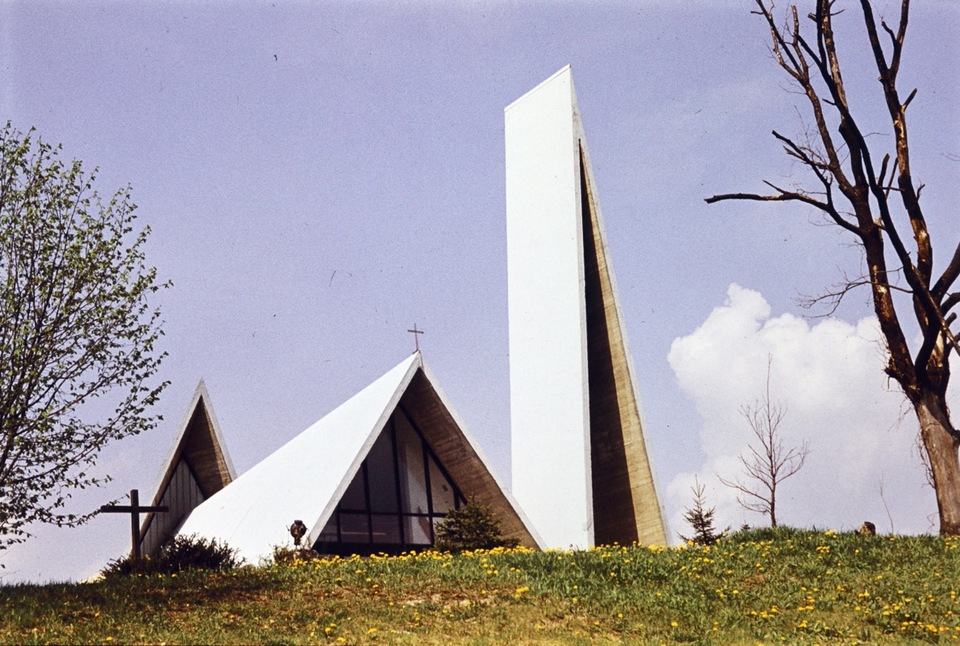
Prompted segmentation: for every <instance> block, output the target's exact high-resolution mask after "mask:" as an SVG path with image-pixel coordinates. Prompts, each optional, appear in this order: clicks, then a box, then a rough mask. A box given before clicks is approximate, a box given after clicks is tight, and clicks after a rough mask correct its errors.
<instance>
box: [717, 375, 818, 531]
mask: <svg viewBox="0 0 960 646" xmlns="http://www.w3.org/2000/svg"><path fill="white" fill-rule="evenodd" d="M786 413H787V409H786V407H784V405H783V404H782V403H781V402H779V401H778V402H776V403H774V402H773V401H772V400H771V399H770V362H769V360H768V363H767V383H766V389H765V391H764V394H763V397H761V398H760V399H758V400H757V401H756V402H754V403H753V404H752V405H747V406H741V407H740V414H741V415H743V417H744V419H746V420H747V424H749V426H750V430H751V432H752V433H753V436H754V438H755V439H756V441H757V443H758V444H750V445H749V446H748V447H747V448H748V449H749V453H748V454H746V455H744V454H743V453H741V454H740V464H741V465H742V466H743V471H744V474H745V476H746V482H744V481H743V480H741V479H739V478H734V479H732V480H728V479H725V478H723V477H720V476H718V477H719V478H720V482H722V483H723V484H724V485H726V486H728V487H730V488H731V489H734V490H735V491H736V492H737V502H739V503H740V506H741V507H743V508H744V509H746V510H748V511H753V512H757V513H758V514H763V515H765V516H767V517H769V518H770V526H771V527H776V526H777V488H778V487H779V486H780V485H781V484H782V483H783V481H784V480H786V479H787V478H789V477H790V476H793V475H796V473H797V472H798V471H799V470H800V469H801V468H803V464H804V462H806V460H807V454H808V453H809V449H808V447H807V444H806V442H804V443H803V444H802V445H800V446H795V447H790V448H785V447H784V445H783V437H782V431H781V429H780V423H781V422H782V421H783V418H784V416H785V415H786Z"/></svg>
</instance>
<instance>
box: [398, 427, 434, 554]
mask: <svg viewBox="0 0 960 646" xmlns="http://www.w3.org/2000/svg"><path fill="white" fill-rule="evenodd" d="M396 420H397V454H398V455H397V463H398V464H399V465H400V494H401V500H402V504H403V508H402V509H403V511H404V513H414V514H425V513H427V511H428V509H427V484H426V475H425V474H424V471H423V442H422V441H421V440H420V436H419V435H417V434H416V432H415V431H414V430H413V428H411V426H410V423H409V422H408V421H407V418H406V417H405V416H404V415H397V416H396ZM410 535H411V534H410V533H409V532H408V533H407V536H410ZM427 543H429V540H428V541H427Z"/></svg>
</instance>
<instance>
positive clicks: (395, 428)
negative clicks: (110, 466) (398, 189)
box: [180, 353, 537, 563]
mask: <svg viewBox="0 0 960 646" xmlns="http://www.w3.org/2000/svg"><path fill="white" fill-rule="evenodd" d="M398 460H400V461H399V462H398ZM418 460H419V461H418ZM413 464H417V465H419V468H420V469H421V470H423V469H424V468H425V471H422V472H423V473H424V476H423V479H422V480H421V481H420V482H419V484H417V483H414V482H411V483H409V485H408V486H406V487H404V486H403V485H400V484H398V483H399V482H400V480H401V476H403V475H405V474H406V473H407V472H408V470H409V469H411V468H412V467H411V465H413ZM398 465H402V466H398ZM427 491H430V495H428V494H427V493H426V492H427ZM474 496H475V497H477V498H479V499H481V500H482V501H483V502H484V503H485V504H487V505H489V506H490V507H491V508H492V510H493V511H494V513H495V514H497V515H498V517H500V518H501V522H502V526H503V529H504V533H505V535H507V536H511V537H516V538H517V539H518V540H520V542H521V543H522V544H525V545H529V546H531V547H536V546H537V540H536V539H535V538H534V536H533V535H532V534H531V533H530V532H529V531H527V529H526V523H525V522H524V520H523V518H522V516H521V515H520V513H519V512H518V511H517V508H516V505H515V504H514V503H513V501H512V500H510V499H509V497H508V495H507V494H506V493H504V491H503V490H502V488H501V487H500V484H499V482H498V481H497V480H496V478H495V477H494V476H493V475H492V474H491V473H490V471H489V469H488V468H487V467H486V464H485V463H484V460H483V458H482V456H481V455H480V454H479V452H478V451H477V450H476V448H475V445H474V444H473V442H472V441H471V440H470V439H469V437H468V436H467V435H466V433H464V431H463V427H462V425H461V424H459V421H458V420H457V419H456V417H455V415H454V414H453V413H452V412H451V410H450V408H449V407H448V406H447V405H446V403H445V400H444V398H443V395H442V394H441V393H440V392H439V390H437V389H436V388H435V387H434V385H433V380H432V379H431V378H430V376H429V372H428V371H427V369H426V367H425V365H424V364H423V360H422V358H421V356H420V354H419V353H415V354H414V355H412V356H411V357H410V358H408V359H405V360H404V361H403V362H401V363H400V364H399V365H397V366H396V367H395V368H393V369H392V370H390V371H389V372H387V373H386V374H385V375H383V376H382V377H380V378H379V379H377V380H376V381H375V382H373V383H372V384H371V385H370V386H368V387H367V388H365V389H364V390H362V391H361V392H360V393H358V394H357V395H355V396H354V397H352V398H351V399H349V400H348V401H347V402H346V403H344V404H342V405H341V406H340V407H338V408H337V409H335V410H334V411H333V412H331V413H329V414H328V415H327V416H326V417H324V418H323V419H321V420H320V421H319V422H317V423H316V424H314V425H313V426H311V427H309V428H308V429H307V430H305V431H304V432H303V433H301V434H300V435H298V436H297V437H295V438H294V439H292V440H291V441H290V442H288V443H287V444H285V445H284V446H282V447H281V448H280V449H278V450H277V451H276V452H275V453H273V454H272V455H270V456H269V457H267V458H266V459H265V460H263V461H262V462H260V463H259V464H257V465H256V466H255V467H253V468H252V469H250V471H248V472H247V473H244V474H243V475H242V476H240V477H239V478H237V479H236V480H235V481H234V482H233V483H232V484H231V485H230V486H228V487H226V488H225V489H224V490H223V491H221V492H220V493H218V494H217V495H215V496H214V497H213V498H211V499H210V500H208V501H206V502H205V503H203V504H202V505H200V506H199V507H197V508H196V509H195V510H194V511H193V513H192V514H191V515H190V517H189V518H188V519H187V520H186V522H185V523H184V525H183V527H182V528H181V530H180V533H181V534H185V535H189V534H194V533H195V534H198V535H200V536H204V537H206V538H217V539H219V540H222V541H224V542H226V543H227V544H228V545H230V546H231V547H233V548H235V549H237V551H238V553H239V555H240V556H241V557H243V558H245V559H246V560H247V561H248V562H251V563H257V562H258V561H260V560H263V559H265V558H268V557H269V556H270V555H271V554H272V552H273V548H274V547H276V546H278V545H289V544H290V543H291V538H290V534H289V532H288V527H289V526H290V525H291V524H292V523H293V522H294V521H295V520H300V521H302V522H304V523H305V524H306V526H307V528H308V530H309V531H308V534H307V537H306V538H305V541H304V542H305V543H306V544H307V545H314V544H315V543H316V544H317V546H318V548H321V551H338V550H337V549H336V546H335V544H337V543H342V544H343V545H341V546H340V547H341V548H342V549H358V550H359V546H361V545H362V544H367V545H373V544H378V545H385V544H387V543H389V544H391V545H394V546H396V544H395V543H394V540H393V539H394V537H396V536H400V537H401V544H406V545H409V546H410V547H411V548H412V549H416V548H417V547H423V546H424V545H425V543H424V540H423V537H424V536H431V531H432V529H431V527H432V523H433V522H434V521H435V520H436V517H438V516H442V514H443V513H444V511H445V510H446V509H448V508H452V507H453V506H457V505H458V504H462V502H463V501H464V500H465V499H467V498H471V497H474ZM391 500H392V501H393V502H391ZM417 507H419V508H420V509H419V510H417ZM403 508H407V509H408V511H410V513H406V514H403V513H401V512H402V510H403ZM431 512H432V513H431ZM318 541H319V542H318ZM324 548H329V549H324ZM370 551H378V549H371V550H370Z"/></svg>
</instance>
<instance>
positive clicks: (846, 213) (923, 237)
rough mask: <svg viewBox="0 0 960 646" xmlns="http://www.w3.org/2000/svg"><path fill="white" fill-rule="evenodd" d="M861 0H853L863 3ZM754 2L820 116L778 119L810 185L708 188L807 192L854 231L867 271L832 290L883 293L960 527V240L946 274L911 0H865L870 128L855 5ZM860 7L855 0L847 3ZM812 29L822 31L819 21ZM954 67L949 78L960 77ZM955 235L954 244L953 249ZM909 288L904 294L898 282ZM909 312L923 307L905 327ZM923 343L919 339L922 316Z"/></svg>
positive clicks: (941, 495)
mask: <svg viewBox="0 0 960 646" xmlns="http://www.w3.org/2000/svg"><path fill="white" fill-rule="evenodd" d="M851 4H852V3H851ZM756 5H757V9H756V11H755V12H754V13H756V14H758V15H759V16H761V17H762V19H763V20H764V22H765V24H766V27H767V30H768V31H769V33H770V38H771V43H772V51H773V55H774V58H775V60H776V61H777V62H778V63H779V65H780V67H781V68H782V69H783V70H784V72H786V74H787V75H788V76H789V78H790V79H791V81H792V83H793V85H794V86H795V87H796V88H798V89H799V92H800V94H801V96H803V97H804V100H805V103H806V105H807V108H808V109H809V112H808V115H809V118H810V119H811V120H812V125H813V129H812V132H811V140H807V139H806V138H803V139H791V138H790V137H787V136H784V135H782V134H780V133H779V132H776V131H774V133H773V136H774V137H775V138H776V139H777V140H778V141H779V142H780V143H781V144H782V145H783V149H784V151H785V152H786V154H787V155H788V156H789V157H791V158H793V159H794V160H796V161H797V162H799V164H800V165H801V166H802V167H805V168H806V170H807V171H808V172H809V175H810V188H807V189H802V188H783V187H781V186H777V185H775V184H773V183H770V182H767V185H768V186H769V187H770V189H771V192H770V193H768V194H756V193H728V194H722V195H714V196H713V197H710V198H707V202H708V203H712V202H718V201H721V200H760V201H769V202H789V201H795V202H801V203H804V204H807V205H809V206H811V207H813V208H814V209H817V210H819V211H821V212H822V213H823V214H825V217H826V219H827V220H828V221H829V222H832V223H833V224H835V225H836V226H839V227H841V228H842V229H844V230H845V231H846V232H848V233H849V234H850V235H851V236H852V237H853V239H854V240H855V241H856V243H857V244H858V246H859V247H860V248H861V250H862V253H863V255H864V258H865V260H866V263H865V265H866V267H867V273H866V275H864V276H862V277H860V278H859V279H856V280H851V281H847V282H846V283H845V284H844V285H843V286H842V287H841V288H840V289H839V290H837V291H835V292H833V293H831V294H827V295H825V296H824V297H822V298H824V299H826V300H827V301H828V302H830V303H832V304H833V306H834V307H835V306H836V305H837V304H839V302H840V300H841V299H842V298H843V297H844V295H845V294H847V293H848V292H849V291H850V290H851V289H853V288H855V287H857V286H860V285H864V286H867V287H869V289H870V290H871V294H872V300H873V306H874V311H875V312H876V316H877V320H878V321H879V324H880V330H881V332H882V334H883V337H884V340H885V342H886V349H887V355H888V363H887V367H886V372H887V374H888V375H890V377H892V378H893V379H894V380H895V381H896V382H897V383H898V384H899V385H900V388H901V389H902V390H903V392H904V394H905V395H906V397H907V399H908V400H909V401H910V404H911V405H912V407H913V410H914V412H915V414H916V417H917V420H918V422H919V426H920V437H921V439H922V442H923V445H924V450H925V451H926V454H927V457H928V458H929V464H930V469H931V472H932V475H933V484H934V489H935V491H936V498H937V508H938V512H939V517H940V532H941V533H942V534H953V535H956V534H960V455H958V449H960V432H958V431H957V429H956V428H955V426H954V425H953V422H952V420H951V418H950V410H949V408H948V406H947V400H946V392H947V384H948V383H949V380H950V365H949V357H950V354H951V353H956V352H960V349H958V347H957V335H956V333H955V332H954V330H953V329H951V326H952V325H954V322H955V321H956V312H955V311H954V309H955V307H956V306H957V304H958V303H960V292H958V291H956V289H955V287H954V284H955V283H956V280H957V277H958V275H960V243H957V242H949V241H947V240H940V241H939V242H940V243H941V244H943V245H947V247H946V249H947V253H948V254H951V255H950V256H949V260H948V261H947V263H946V264H945V265H944V266H943V269H942V271H941V272H940V273H939V275H937V273H936V272H935V271H934V263H933V248H934V241H933V240H932V239H931V236H930V232H929V230H928V227H927V220H926V217H925V214H924V207H923V204H922V203H921V201H920V193H921V189H922V188H923V185H922V184H918V183H917V182H916V181H915V179H914V176H913V171H912V166H911V148H910V140H909V138H908V135H907V132H908V131H907V107H908V106H909V105H910V102H911V101H912V100H913V98H914V97H915V96H916V94H917V90H916V89H913V90H910V91H909V92H907V94H906V98H904V97H903V96H902V95H901V91H900V89H899V88H898V87H897V81H898V74H899V72H900V63H901V58H902V54H903V47H904V41H905V38H906V34H907V25H908V19H909V14H910V2H909V0H901V2H900V11H899V17H898V21H897V23H896V24H894V25H893V26H890V25H888V24H887V23H886V21H883V20H881V21H880V22H879V24H878V22H877V19H876V17H875V16H874V12H873V7H872V6H871V3H870V1H869V0H859V14H860V16H861V18H862V20H863V24H864V26H865V28H866V29H865V32H866V36H867V38H866V41H867V42H866V43H865V45H866V47H867V48H868V51H869V53H870V55H871V58H872V62H873V65H874V67H875V70H876V72H875V73H876V74H877V76H878V79H879V85H878V86H877V95H876V98H877V101H878V102H879V104H880V105H881V106H882V108H883V110H884V111H885V113H886V119H887V125H888V128H889V130H888V132H889V133H890V135H891V136H890V137H877V136H870V135H873V134H875V133H874V132H873V131H874V130H875V129H876V128H875V126H874V125H873V124H871V126H870V130H867V129H865V127H864V126H863V125H862V123H861V121H860V120H859V118H858V117H857V115H855V114H854V107H853V105H851V102H850V100H849V98H848V95H847V92H846V89H845V86H844V77H843V75H842V74H841V60H840V56H839V54H838V47H837V42H836V38H835V32H834V20H835V19H836V18H837V17H838V16H841V15H843V16H849V15H850V12H847V13H843V12H842V11H840V10H835V8H834V5H835V3H834V1H833V0H815V2H813V5H814V6H813V11H812V12H811V13H809V15H808V16H807V18H809V23H807V24H809V29H804V28H803V27H802V26H801V19H800V17H799V12H798V10H797V8H796V6H793V5H789V6H788V9H787V12H786V14H785V21H784V22H783V23H782V24H781V23H780V22H779V20H778V18H777V17H776V16H775V15H774V11H773V5H772V3H770V4H769V6H768V4H767V2H765V0H756ZM844 6H845V7H848V8H849V5H846V4H845V5H844ZM811 32H812V33H811ZM954 80H955V79H953V78H952V77H950V76H949V75H947V76H944V77H943V78H942V79H941V82H943V83H947V82H950V81H954ZM951 245H955V246H953V248H952V249H951ZM898 292H899V293H902V294H905V295H906V296H907V298H905V299H903V300H900V299H899V298H895V294H896V293H898ZM901 318H903V319H904V320H906V319H913V320H912V321H911V322H910V323H911V330H910V331H909V332H908V333H905V331H904V322H903V321H902V320H901ZM914 323H915V324H916V326H917V329H918V331H919V338H920V340H919V343H917V344H915V347H912V348H911V345H910V343H909V342H908V341H907V337H908V336H911V337H912V336H913V335H914V333H913V331H912V325H913V324H914Z"/></svg>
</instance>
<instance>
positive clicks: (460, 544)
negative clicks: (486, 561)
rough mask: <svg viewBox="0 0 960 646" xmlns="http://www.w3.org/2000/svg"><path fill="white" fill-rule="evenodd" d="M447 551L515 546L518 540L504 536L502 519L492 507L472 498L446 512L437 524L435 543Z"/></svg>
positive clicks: (437, 546)
mask: <svg viewBox="0 0 960 646" xmlns="http://www.w3.org/2000/svg"><path fill="white" fill-rule="evenodd" d="M434 546H435V547H436V548H437V549H438V550H441V551H444V552H453V553H455V554H456V553H459V552H465V551H468V550H490V549H493V548H495V547H516V546H517V541H516V539H510V538H504V537H503V533H502V532H501V531H500V520H499V519H498V518H497V517H496V516H494V515H493V512H491V511H490V508H489V507H487V506H486V505H484V504H483V503H481V502H480V501H478V500H476V499H471V500H470V502H468V503H467V504H466V505H464V506H463V507H461V508H460V509H455V510H452V511H450V512H448V513H447V517H446V518H444V519H443V521H442V522H441V523H439V524H438V525H437V537H436V541H435V545H434Z"/></svg>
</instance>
